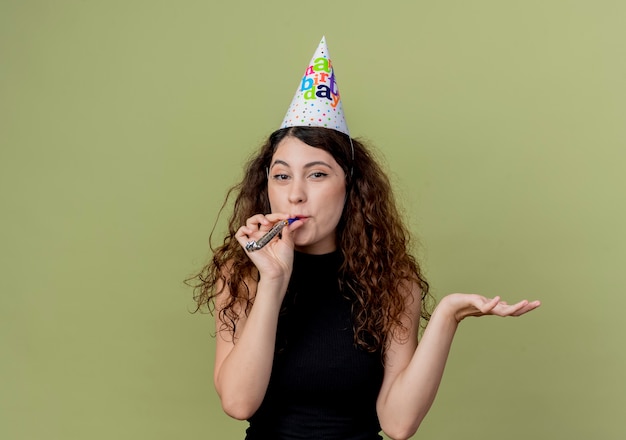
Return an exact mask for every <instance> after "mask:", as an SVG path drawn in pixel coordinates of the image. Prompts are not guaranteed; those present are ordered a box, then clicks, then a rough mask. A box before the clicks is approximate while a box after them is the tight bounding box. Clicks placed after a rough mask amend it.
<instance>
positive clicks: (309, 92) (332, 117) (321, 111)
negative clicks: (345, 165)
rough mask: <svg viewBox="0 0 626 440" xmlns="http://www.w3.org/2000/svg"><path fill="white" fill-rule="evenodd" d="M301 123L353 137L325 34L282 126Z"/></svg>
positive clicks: (299, 125)
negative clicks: (347, 122)
mask: <svg viewBox="0 0 626 440" xmlns="http://www.w3.org/2000/svg"><path fill="white" fill-rule="evenodd" d="M301 126H311V127H326V128H332V129H334V130H337V131H340V132H342V133H345V134H347V135H348V136H350V132H349V130H348V125H347V124H346V119H345V117H344V114H343V107H342V105H341V95H340V94H339V88H338V87H337V79H336V78H335V69H334V68H333V64H332V61H331V59H330V54H329V53H328V47H327V46H326V37H322V41H320V44H319V46H317V50H316V51H315V54H314V55H313V58H311V62H310V63H309V65H308V67H307V68H306V70H305V72H304V76H303V77H302V80H301V81H300V84H298V88H297V90H296V94H295V96H294V97H293V100H292V101H291V105H290V106H289V110H287V114H286V115H285V119H284V120H283V123H282V125H281V127H280V128H286V127H301Z"/></svg>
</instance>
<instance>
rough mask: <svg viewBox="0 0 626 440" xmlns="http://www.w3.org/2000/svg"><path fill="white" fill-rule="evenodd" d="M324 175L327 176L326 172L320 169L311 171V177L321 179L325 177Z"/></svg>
mask: <svg viewBox="0 0 626 440" xmlns="http://www.w3.org/2000/svg"><path fill="white" fill-rule="evenodd" d="M326 176H328V174H327V173H323V172H321V171H316V172H314V173H311V177H312V178H314V179H321V178H323V177H326Z"/></svg>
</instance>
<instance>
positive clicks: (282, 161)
mask: <svg viewBox="0 0 626 440" xmlns="http://www.w3.org/2000/svg"><path fill="white" fill-rule="evenodd" d="M274 165H284V166H286V167H289V168H291V166H290V165H289V164H288V163H287V162H285V161H284V160H280V159H276V160H275V161H274V163H273V164H272V165H270V169H271V168H273V167H274ZM317 165H323V166H326V167H328V168H331V169H332V167H331V166H330V165H329V164H328V163H326V162H324V161H323V160H316V161H313V162H309V163H307V164H305V165H304V168H311V167H314V166H317Z"/></svg>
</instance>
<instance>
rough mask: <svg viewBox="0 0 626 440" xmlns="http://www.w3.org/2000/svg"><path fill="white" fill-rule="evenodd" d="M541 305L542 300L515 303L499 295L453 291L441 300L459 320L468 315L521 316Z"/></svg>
mask: <svg viewBox="0 0 626 440" xmlns="http://www.w3.org/2000/svg"><path fill="white" fill-rule="evenodd" d="M540 305H541V302H540V301H528V300H526V299H525V300H522V301H520V302H518V303H515V304H508V303H507V302H506V301H502V299H501V298H500V297H499V296H496V297H494V298H487V297H484V296H482V295H474V294H466V293H453V294H451V295H448V296H446V297H444V298H443V299H442V300H441V303H440V306H443V307H445V308H446V309H448V310H449V311H450V312H451V313H452V314H453V316H454V318H455V319H456V321H457V322H461V321H462V320H463V319H465V318H467V317H468V316H485V315H495V316H521V315H523V314H525V313H528V312H530V311H532V310H534V309H536V308H537V307H539V306H540Z"/></svg>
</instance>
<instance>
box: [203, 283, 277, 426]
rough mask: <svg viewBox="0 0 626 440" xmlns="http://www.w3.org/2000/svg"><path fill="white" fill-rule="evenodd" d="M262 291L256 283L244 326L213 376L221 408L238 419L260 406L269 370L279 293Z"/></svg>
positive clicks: (270, 368) (250, 413)
mask: <svg viewBox="0 0 626 440" xmlns="http://www.w3.org/2000/svg"><path fill="white" fill-rule="evenodd" d="M262 290H263V287H262V286H260V285H259V291H258V292H257V298H256V300H255V303H254V306H253V307H252V310H251V311H250V315H249V316H248V317H247V319H246V323H245V326H244V327H243V329H241V332H240V333H238V335H237V340H236V343H235V344H234V346H233V347H232V349H231V350H230V353H228V355H227V356H226V358H224V360H223V362H222V363H221V365H220V366H219V371H218V372H217V374H216V376H215V386H216V389H217V392H218V394H219V396H220V399H221V401H222V407H223V408H224V411H226V412H227V413H228V414H229V415H231V416H232V417H235V418H238V419H246V418H249V417H250V416H251V415H252V414H254V412H255V411H256V410H257V409H258V407H259V406H260V405H261V402H262V401H263V397H264V396H265V392H266V390H267V385H268V383H269V378H270V374H271V371H272V362H273V356H274V347H275V341H276V326H277V322H278V313H279V310H280V302H281V298H282V296H279V295H275V294H273V293H274V292H266V291H262ZM270 290H271V289H270ZM218 337H220V336H218Z"/></svg>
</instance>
